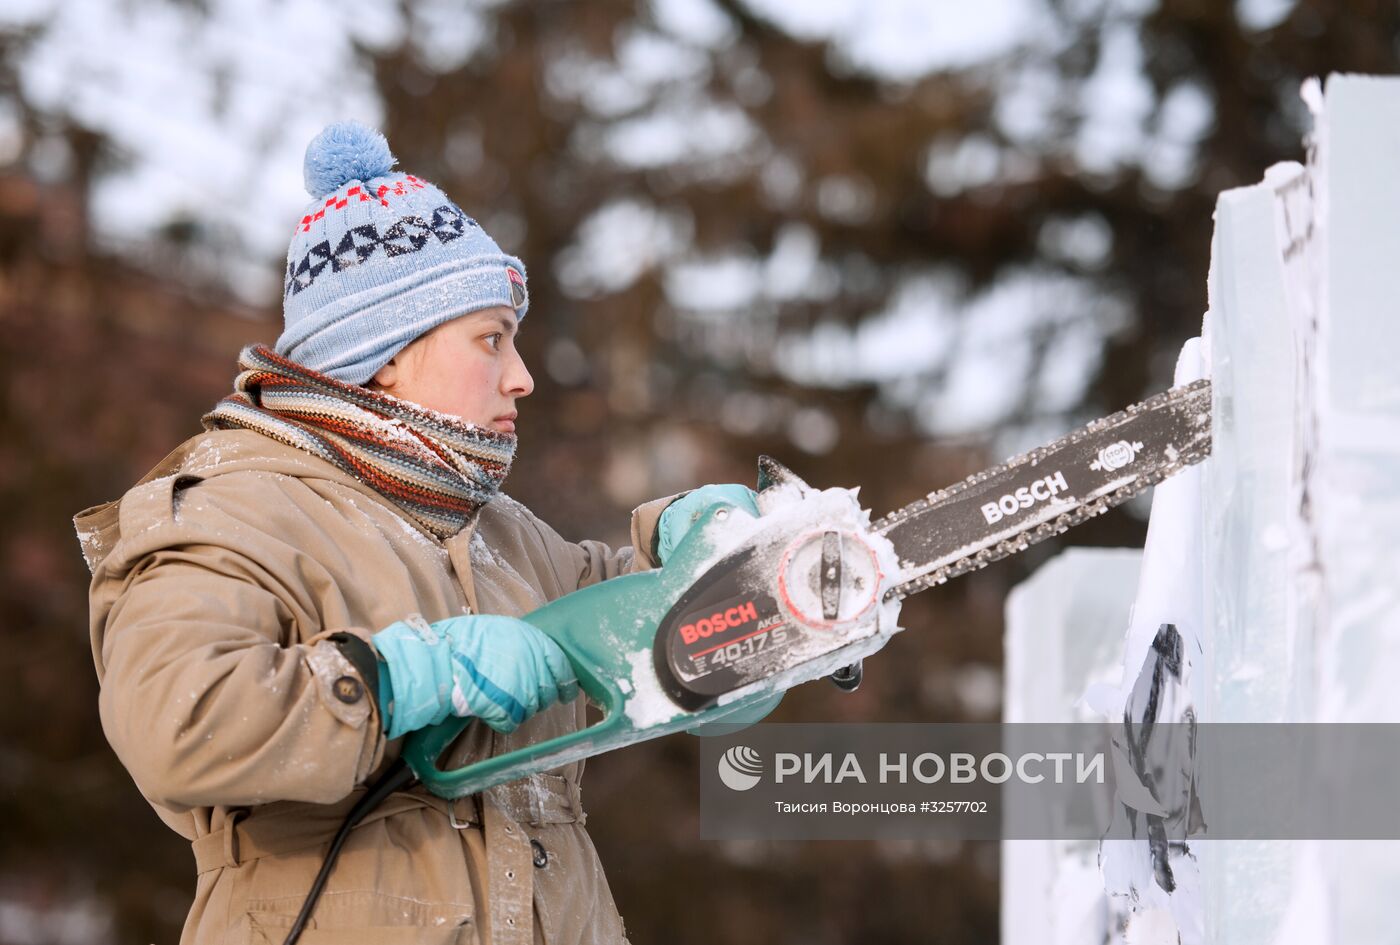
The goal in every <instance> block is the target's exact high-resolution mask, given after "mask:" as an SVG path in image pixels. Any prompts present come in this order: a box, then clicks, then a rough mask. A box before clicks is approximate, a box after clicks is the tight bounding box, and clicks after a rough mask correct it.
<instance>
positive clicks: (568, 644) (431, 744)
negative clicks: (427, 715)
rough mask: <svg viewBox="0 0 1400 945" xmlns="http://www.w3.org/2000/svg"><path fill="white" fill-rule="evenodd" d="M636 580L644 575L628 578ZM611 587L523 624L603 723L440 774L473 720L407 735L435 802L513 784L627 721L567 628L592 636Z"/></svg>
mask: <svg viewBox="0 0 1400 945" xmlns="http://www.w3.org/2000/svg"><path fill="white" fill-rule="evenodd" d="M640 576H642V575H629V577H640ZM615 580H621V579H615ZM613 583H614V582H613V581H609V582H606V584H597V585H594V586H593V587H589V588H585V589H584V590H583V591H578V592H575V593H573V594H570V595H568V596H567V597H562V598H560V599H559V600H557V601H555V602H554V603H552V604H548V605H546V606H544V607H542V608H540V609H538V610H536V611H533V612H532V613H530V614H528V615H526V616H525V617H523V618H522V619H523V620H525V621H526V622H527V623H529V624H531V625H532V626H534V627H537V628H538V629H539V630H540V631H541V632H543V633H544V634H545V635H546V636H548V637H549V638H550V639H552V640H553V641H554V642H555V643H557V644H559V648H560V649H562V650H563V651H564V655H565V656H567V657H568V658H569V663H570V665H571V666H572V667H573V670H574V674H575V675H576V676H577V677H578V681H579V688H581V689H582V690H583V691H584V693H585V694H587V696H588V698H590V699H592V700H593V701H594V702H595V703H597V704H598V705H599V706H600V707H601V708H602V710H603V718H602V720H601V721H599V722H597V723H595V724H593V725H590V726H587V727H585V728H581V729H578V730H577V731H573V732H568V733H565V734H563V735H560V736H557V737H555V738H551V739H546V740H545V741H542V742H537V743H535V744H533V745H525V746H522V747H520V748H516V749H514V750H512V751H508V752H505V753H503V754H500V755H493V756H491V757H489V758H483V759H481V760H480V761H477V762H475V763H473V764H469V765H466V766H465V767H463V768H459V769H457V770H456V771H443V770H442V769H441V768H439V767H438V759H439V757H441V755H442V753H443V752H444V751H446V750H447V746H448V745H450V744H451V743H452V742H453V741H454V740H455V739H456V738H457V736H459V735H461V734H462V732H463V731H464V730H465V729H466V727H467V725H468V724H470V723H471V721H472V719H473V717H472V716H465V717H451V718H448V719H447V720H446V721H444V722H442V723H440V724H438V725H430V726H428V727H427V728H422V729H419V730H418V731H416V732H410V733H409V734H408V736H407V737H406V738H405V739H404V747H403V755H404V759H405V760H406V761H407V762H408V765H409V767H410V768H412V769H413V773H414V774H416V775H417V776H418V779H419V780H420V781H422V782H423V784H424V786H426V787H427V788H428V790H429V791H431V792H432V793H433V794H436V795H437V796H439V797H446V798H456V797H465V796H466V795H468V794H475V793H477V792H478V791H481V790H484V789H485V788H487V787H491V786H493V785H496V784H501V783H504V782H506V781H511V780H514V779H515V778H518V777H522V776H524V775H526V774H529V773H530V772H531V771H534V770H537V769H538V765H536V764H535V762H536V761H538V760H539V759H540V758H543V757H545V756H547V755H554V754H556V753H558V752H561V751H565V750H567V749H569V748H570V747H571V746H575V745H578V744H580V743H582V742H585V741H588V740H591V739H594V738H595V737H596V736H598V735H599V734H604V733H608V732H610V731H612V730H613V729H616V728H617V727H618V725H619V721H620V720H623V719H625V718H626V716H625V715H624V714H623V713H622V711H621V710H622V707H623V703H624V696H623V693H622V691H621V689H619V688H618V685H617V683H616V682H614V681H613V680H612V679H609V678H607V677H606V676H605V675H603V674H602V673H600V672H599V671H598V661H597V659H596V654H592V653H589V652H587V650H586V648H585V647H583V646H582V645H580V641H579V640H578V639H577V638H576V637H575V635H574V634H572V633H570V627H571V626H572V627H574V628H579V627H585V628H588V629H589V630H590V631H591V630H592V629H593V628H592V627H591V626H590V625H589V623H588V620H587V618H586V617H585V615H586V614H587V613H589V612H591V611H594V610H595V609H596V608H599V607H602V606H606V602H607V601H608V600H609V599H611V598H613V597H614V596H615V595H616V594H617V593H618V591H619V588H616V587H607V585H611V584H613ZM590 592H593V593H590ZM560 763H562V762H560Z"/></svg>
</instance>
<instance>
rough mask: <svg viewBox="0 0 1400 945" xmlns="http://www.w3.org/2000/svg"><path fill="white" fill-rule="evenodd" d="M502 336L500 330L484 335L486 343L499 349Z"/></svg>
mask: <svg viewBox="0 0 1400 945" xmlns="http://www.w3.org/2000/svg"><path fill="white" fill-rule="evenodd" d="M503 337H504V334H503V333H502V332H499V331H493V332H492V333H491V334H489V335H487V336H486V343H487V344H489V345H490V346H491V347H492V348H495V349H497V350H500V347H501V338H503Z"/></svg>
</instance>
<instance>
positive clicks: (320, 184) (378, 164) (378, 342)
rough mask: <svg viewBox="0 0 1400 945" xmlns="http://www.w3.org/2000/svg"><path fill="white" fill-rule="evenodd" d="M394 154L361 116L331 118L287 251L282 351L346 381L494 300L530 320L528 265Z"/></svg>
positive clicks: (363, 377)
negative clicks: (401, 168)
mask: <svg viewBox="0 0 1400 945" xmlns="http://www.w3.org/2000/svg"><path fill="white" fill-rule="evenodd" d="M394 163H395V159H394V156H393V155H392V154H391V153H390V152H389V147H388V144H387V142H385V140H384V138H383V136H382V135H380V134H378V133H377V132H375V131H372V130H371V129H369V128H366V127H364V126H363V125H359V124H356V123H354V122H345V123H342V124H335V125H331V126H329V127H327V128H326V129H325V130H324V131H322V132H321V134H319V135H318V136H317V137H316V138H315V140H313V141H312V142H311V144H310V146H309V147H308V148H307V151H306V165H305V174H306V185H307V190H308V191H310V193H311V194H312V196H313V197H315V198H316V200H315V201H314V202H313V203H312V204H311V205H310V206H309V207H308V208H307V210H306V212H305V213H304V214H303V215H302V218H301V220H300V222H299V223H298V224H297V228H296V232H295V233H294V234H293V236H292V241H291V246H290V248H289V250H288V253H287V271H286V280H285V283H284V285H283V300H282V305H283V316H284V320H285V329H284V331H283V332H282V335H281V337H279V338H278V339H277V343H276V345H275V350H276V351H277V353H278V354H280V355H283V356H284V357H287V358H290V359H291V360H293V361H296V362H298V363H300V364H303V365H305V366H306V367H308V368H310V369H312V370H313V371H317V372H320V373H323V374H326V375H329V376H330V377H333V378H335V379H336V380H339V381H343V382H344V383H347V384H364V383H365V382H366V381H368V380H369V379H370V378H372V377H373V376H374V374H375V372H376V371H378V370H379V369H380V368H381V367H383V366H384V365H385V364H386V363H387V362H388V361H389V359H390V358H392V357H393V356H394V355H396V354H397V353H398V352H399V351H401V350H402V349H403V348H404V346H405V345H407V344H409V343H410V342H412V341H413V340H414V339H416V338H418V337H419V336H421V335H423V334H425V333H426V332H428V331H431V330H432V329H434V328H436V327H437V326H439V325H441V324H443V323H445V322H448V321H451V320H452V319H454V318H458V317H460V316H462V315H467V314H469V313H471V312H475V311H480V310H482V309H486V308H492V307H496V306H505V307H506V308H510V309H512V310H513V311H514V312H515V313H516V317H517V318H524V317H525V313H526V311H527V309H528V308H529V293H528V291H527V288H526V281H525V266H524V264H523V263H522V262H521V261H520V260H519V259H517V258H515V257H514V256H510V255H507V254H505V253H503V252H501V249H500V247H499V246H497V245H496V243H495V241H494V240H492V239H491V237H490V236H489V235H487V233H486V231H485V230H483V229H482V228H481V226H480V224H478V223H477V222H476V221H475V220H473V219H472V218H471V217H469V216H467V215H466V214H465V213H463V212H462V210H461V208H460V207H458V206H457V205H456V204H455V203H453V202H452V201H451V200H449V199H448V198H447V196H446V195H445V194H443V192H442V191H441V190H439V189H438V188H437V187H435V186H433V185H432V184H430V183H429V182H427V181H425V180H423V179H422V178H419V177H415V176H414V175H412V174H403V173H393V172H391V170H390V169H391V168H392V167H393V165H394Z"/></svg>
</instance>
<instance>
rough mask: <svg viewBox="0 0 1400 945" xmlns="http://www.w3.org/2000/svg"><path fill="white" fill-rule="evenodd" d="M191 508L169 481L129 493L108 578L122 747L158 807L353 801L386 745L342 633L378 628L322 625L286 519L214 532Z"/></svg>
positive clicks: (103, 615)
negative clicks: (183, 510)
mask: <svg viewBox="0 0 1400 945" xmlns="http://www.w3.org/2000/svg"><path fill="white" fill-rule="evenodd" d="M171 478H172V479H173V478H174V477H171ZM270 498H271V501H270V502H269V505H270V506H272V507H273V508H272V509H270V510H269V512H268V515H269V517H270V518H272V519H274V520H275V518H276V515H277V511H276V505H277V503H276V501H275V496H272V497H270ZM177 501H178V498H177V495H176V489H175V486H174V483H172V482H165V483H162V482H161V481H160V480H157V481H156V482H153V483H148V484H145V485H143V486H141V487H138V488H137V489H134V490H132V492H130V493H128V494H127V496H126V497H125V498H124V499H123V500H122V502H121V505H120V524H121V538H120V541H119V542H118V544H117V545H116V547H115V548H114V549H113V550H112V553H111V554H109V555H107V556H106V558H105V559H103V560H101V561H100V562H99V563H98V564H97V566H96V567H95V568H94V577H93V585H92V605H93V606H92V620H93V626H92V632H93V644H94V654H95V657H96V659H97V664H98V666H97V668H98V675H99V678H100V680H101V683H102V688H101V695H100V699H99V707H100V713H101V719H102V725H103V729H104V731H105V733H106V735H107V737H108V739H109V740H110V742H111V743H112V746H113V748H114V749H115V750H116V752H117V755H118V756H119V757H120V758H121V760H122V763H123V764H124V765H125V766H126V767H127V769H128V770H129V771H130V772H131V775H132V777H133V778H134V779H135V781H136V783H137V785H138V786H139V787H140V788H141V790H142V792H143V793H144V794H145V795H146V797H148V798H149V799H150V800H152V801H153V802H155V803H157V804H160V805H162V806H164V807H167V808H171V809H173V810H177V811H178V810H183V809H188V808H193V807H209V806H215V805H224V806H231V805H252V804H259V803H265V802H269V801H274V800H299V801H311V802H317V803H330V802H334V801H336V800H339V799H340V798H342V797H344V796H345V795H346V794H348V793H349V792H350V791H351V790H352V789H353V788H354V787H355V786H356V784H357V783H359V782H360V781H362V780H363V779H364V778H365V777H366V776H368V774H369V773H370V771H372V770H373V769H374V767H375V766H376V765H377V763H378V762H379V760H380V758H381V757H382V753H383V747H384V746H383V738H382V735H381V733H380V723H379V719H378V713H377V710H376V709H375V707H374V699H373V696H372V694H371V690H370V689H369V688H368V685H367V683H366V681H365V680H363V679H362V678H361V676H360V673H359V671H358V670H356V668H355V667H354V665H353V664H352V662H351V661H350V660H349V659H347V658H346V656H345V655H344V653H343V651H342V649H341V647H340V646H337V645H336V643H335V642H333V641H331V640H330V639H328V638H329V636H330V635H331V634H332V633H335V632H337V631H340V632H346V633H350V634H352V635H354V636H356V637H359V638H360V639H362V640H368V633H367V632H366V631H365V630H364V629H361V628H353V627H330V628H322V627H320V626H319V625H318V623H317V621H316V618H315V616H314V609H313V608H311V607H309V606H308V603H309V597H308V595H314V590H308V589H307V587H306V582H307V581H308V579H311V578H312V577H313V576H312V575H308V574H306V573H298V557H297V556H296V555H295V554H293V553H292V549H291V547H290V546H289V545H287V544H285V543H284V542H282V541H281V540H280V539H279V538H277V537H274V536H275V535H279V534H285V531H283V530H282V528H279V527H278V526H277V523H276V522H275V521H274V522H273V526H272V527H270V528H259V527H254V526H251V525H248V524H246V523H242V522H237V521H230V522H228V523H227V526H226V527H224V526H222V525H221V526H220V527H215V526H214V524H211V520H210V519H209V518H208V517H207V516H203V517H201V516H194V517H184V516H182V517H179V518H177V517H176V516H175V515H174V514H173V509H174V504H175V502H177ZM213 521H215V522H217V521H218V520H217V519H214V520H213Z"/></svg>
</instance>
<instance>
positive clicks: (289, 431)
mask: <svg viewBox="0 0 1400 945" xmlns="http://www.w3.org/2000/svg"><path fill="white" fill-rule="evenodd" d="M238 367H239V368H240V373H239V375H238V377H237V378H236V379H235V380H234V382H233V390H234V392H233V393H232V394H230V395H228V396H227V397H225V398H224V399H223V400H221V401H219V403H218V404H217V405H215V407H214V409H213V410H211V411H210V412H209V413H207V414H205V415H204V416H203V417H202V418H201V421H200V422H201V423H202V424H203V426H204V429H206V430H215V429H219V430H227V429H231V428H239V427H241V428H244V429H248V430H256V431H258V432H259V433H264V434H266V435H267V436H270V437H272V438H273V439H275V440H279V441H281V442H283V443H286V444H288V445H290V446H295V447H299V448H301V449H304V450H306V451H307V452H309V453H314V454H316V455H317V456H319V457H321V458H322V459H324V460H327V461H329V462H331V463H333V464H335V465H336V466H338V467H340V468H341V469H343V470H345V471H346V472H347V473H350V474H351V475H352V476H355V477H356V478H357V479H359V480H360V481H362V482H364V483H366V484H367V485H369V486H371V487H372V488H374V489H375V490H376V491H377V492H379V493H380V494H381V495H383V496H384V497H385V498H387V499H388V500H389V501H391V502H393V503H395V504H396V505H398V506H399V507H400V508H402V509H403V510H404V511H405V512H406V513H408V515H409V516H411V517H412V518H413V519H414V520H415V521H417V522H418V523H419V524H421V525H422V526H423V527H424V528H426V529H428V531H430V532H432V533H433V534H434V535H436V536H437V537H438V538H439V539H443V540H445V539H447V538H451V537H452V536H453V535H455V534H457V532H459V531H461V530H462V527H463V526H464V525H466V523H467V521H468V520H469V519H470V518H471V517H472V515H473V514H475V512H476V511H477V509H479V508H481V507H482V506H483V505H485V504H486V503H487V502H490V501H491V499H492V498H494V497H495V495H496V493H497V492H498V491H499V490H500V488H501V483H502V482H503V481H504V480H505V478H506V473H507V472H509V471H510V463H511V459H512V458H513V457H514V456H515V434H514V433H497V432H496V431H495V430H490V429H486V428H482V427H478V426H475V425H474V424H471V423H468V422H467V421H465V420H463V419H461V418H460V417H454V416H449V415H448V414H444V413H438V412H437V411H435V410H429V409H427V408H426V407H421V406H419V405H418V404H415V403H412V402H410V401H407V400H401V399H399V398H397V397H393V396H390V395H388V394H382V393H378V392H376V391H372V390H370V389H368V388H365V387H358V386H355V385H353V384H346V383H344V382H342V381H338V380H336V379H334V378H332V377H327V376H326V375H324V374H321V373H318V372H316V371H313V370H311V369H309V368H307V367H304V366H302V365H300V364H297V363H296V362H295V361H289V360H288V359H286V358H284V357H282V356H281V355H279V354H277V353H276V352H275V351H273V350H272V349H271V348H269V347H268V346H267V345H261V344H259V345H249V346H248V347H246V348H244V349H243V351H242V353H241V354H240V355H239V356H238Z"/></svg>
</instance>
